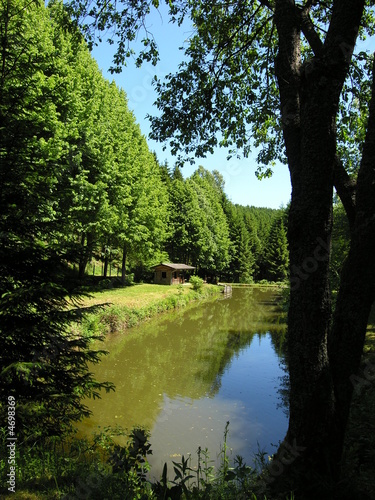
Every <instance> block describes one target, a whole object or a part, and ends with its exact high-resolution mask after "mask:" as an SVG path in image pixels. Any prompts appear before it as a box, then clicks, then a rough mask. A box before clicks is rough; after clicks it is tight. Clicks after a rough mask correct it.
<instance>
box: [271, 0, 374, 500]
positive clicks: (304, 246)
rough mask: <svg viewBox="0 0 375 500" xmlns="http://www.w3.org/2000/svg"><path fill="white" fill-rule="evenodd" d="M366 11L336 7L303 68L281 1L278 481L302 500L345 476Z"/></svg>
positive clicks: (294, 12) (355, 5) (287, 6)
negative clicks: (341, 266) (346, 234)
mask: <svg viewBox="0 0 375 500" xmlns="http://www.w3.org/2000/svg"><path fill="white" fill-rule="evenodd" d="M362 10H363V2H362V1H354V0H341V1H340V2H334V7H333V12H332V18H331V24H330V28H329V32H328V34H327V37H326V40H325V43H324V46H323V44H321V45H320V44H319V43H314V49H315V57H314V58H312V59H311V60H310V62H309V64H308V65H302V64H301V59H300V36H301V29H302V28H301V26H302V25H301V17H300V15H299V10H298V9H297V8H296V6H295V4H294V2H293V1H292V0H278V1H277V2H276V9H275V22H276V26H277V30H278V34H279V53H278V57H277V60H276V75H277V78H278V83H279V89H280V100H281V102H280V104H281V115H282V122H283V133H284V139H285V144H286V151H287V156H288V163H289V170H290V175H291V183H292V200H291V207H290V214H289V227H288V240H289V250H290V278H291V293H290V308H289V316H288V342H287V350H288V361H289V372H290V418H289V427H288V432H287V435H286V438H285V440H284V445H282V446H281V447H280V449H279V451H278V453H277V454H276V458H275V461H276V463H277V462H278V463H279V464H282V472H283V474H276V473H275V474H274V477H271V479H272V480H273V483H274V484H275V485H277V486H278V487H280V485H281V486H282V485H283V481H284V480H285V481H286V482H285V483H284V485H285V487H286V489H288V488H293V489H296V493H297V498H304V499H305V498H317V496H318V495H322V494H323V493H325V492H329V490H330V483H332V482H333V481H335V480H336V479H337V478H338V476H339V470H340V469H339V461H338V460H337V458H338V454H337V450H339V449H342V442H343V434H342V433H341V434H340V433H338V432H334V435H333V434H332V431H333V430H334V429H336V428H337V420H338V412H339V411H340V410H339V408H338V407H337V405H336V400H335V397H336V388H335V386H334V384H335V383H336V382H337V380H336V375H335V373H332V372H331V366H330V359H331V358H329V356H328V336H329V335H330V329H331V319H332V318H331V303H330V291H329V256H330V238H331V226H332V194H333V184H334V168H335V160H336V159H335V156H336V129H335V121H336V114H337V109H338V102H339V97H340V93H341V89H342V86H343V83H344V80H345V77H346V74H347V71H348V65H349V62H350V58H351V55H352V51H353V48H354V45H355V40H356V36H357V29H358V26H359V22H360V18H361V13H362ZM366 320H367V318H366ZM366 320H365V321H366ZM332 340H333V337H332ZM332 349H333V350H334V349H335V346H334V342H332ZM344 350H345V348H344ZM337 376H339V377H340V375H339V374H337ZM345 418H346V419H347V415H346V417H345ZM345 425H346V422H345ZM271 476H272V469H271ZM276 476H277V477H276ZM328 495H330V493H328Z"/></svg>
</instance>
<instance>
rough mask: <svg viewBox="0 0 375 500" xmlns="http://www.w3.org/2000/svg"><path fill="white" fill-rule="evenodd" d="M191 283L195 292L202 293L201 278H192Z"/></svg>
mask: <svg viewBox="0 0 375 500" xmlns="http://www.w3.org/2000/svg"><path fill="white" fill-rule="evenodd" d="M190 283H191V285H192V287H193V290H195V291H196V292H200V291H201V290H202V287H203V280H202V278H200V277H199V276H192V277H191V278H190Z"/></svg>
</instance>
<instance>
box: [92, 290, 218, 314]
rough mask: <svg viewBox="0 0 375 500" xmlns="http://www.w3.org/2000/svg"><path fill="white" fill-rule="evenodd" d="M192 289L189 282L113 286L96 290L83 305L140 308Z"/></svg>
mask: <svg viewBox="0 0 375 500" xmlns="http://www.w3.org/2000/svg"><path fill="white" fill-rule="evenodd" d="M207 286H209V285H207ZM191 290H192V288H191V285H189V284H186V285H182V286H176V285H173V286H172V285H171V286H167V285H151V284H140V285H131V286H127V287H124V288H112V289H110V290H103V291H100V292H94V293H93V294H92V297H91V298H86V299H85V300H84V303H83V305H84V306H94V305H99V304H108V303H109V304H111V305H113V306H125V307H128V308H130V309H140V308H143V307H147V306H149V305H150V304H152V303H154V302H159V301H160V300H163V299H166V298H167V297H171V296H174V295H181V294H187V293H188V292H189V291H191Z"/></svg>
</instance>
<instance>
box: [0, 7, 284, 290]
mask: <svg viewBox="0 0 375 500" xmlns="http://www.w3.org/2000/svg"><path fill="white" fill-rule="evenodd" d="M9 5H10V8H13V9H14V11H13V12H14V13H13V12H12V11H11V10H10V11H8V12H3V16H5V15H6V14H7V15H8V19H4V20H3V22H4V27H5V28H6V37H5V38H4V39H3V66H2V67H3V72H2V80H1V92H2V102H1V119H2V138H1V141H2V144H1V149H2V159H3V165H4V166H5V165H6V164H7V165H10V164H11V165H12V168H11V169H7V172H6V175H5V172H2V175H3V176H4V177H3V179H2V181H3V182H2V186H3V198H2V202H3V204H4V205H3V206H4V208H3V209H2V216H3V218H4V219H3V220H4V221H5V218H6V223H7V226H8V227H12V228H17V231H19V234H25V235H26V234H28V232H29V231H30V228H31V227H35V229H37V233H38V238H40V240H41V241H42V240H47V239H48V241H49V242H55V243H57V242H58V243H59V245H62V244H64V245H67V246H69V245H76V244H77V243H79V256H78V260H77V257H76V262H75V264H76V267H77V270H78V272H79V276H80V277H81V278H82V277H83V276H84V275H85V273H86V272H96V273H101V274H103V275H104V276H107V275H109V274H111V275H112V274H113V275H118V274H120V275H121V276H122V279H123V280H125V276H126V274H127V273H129V272H133V271H136V278H138V279H141V278H145V279H146V278H147V277H148V278H149V277H150V275H148V274H147V270H148V269H149V266H150V265H152V264H156V263H159V262H160V261H162V260H166V261H168V260H170V261H176V262H182V263H186V264H191V265H193V266H195V267H196V268H197V272H198V274H200V275H202V277H207V278H208V279H213V278H220V279H225V280H229V281H240V282H250V281H252V280H253V279H263V278H269V279H274V280H279V279H284V278H285V276H286V269H287V265H288V258H287V252H286V237H285V230H284V227H285V224H284V225H280V224H276V223H274V219H275V218H276V217H279V215H280V214H279V211H274V210H270V209H257V208H254V207H241V206H237V205H234V204H233V203H232V202H230V201H229V200H228V198H227V196H226V195H225V186H224V183H223V179H222V177H221V176H220V174H219V173H218V172H213V173H210V172H208V171H205V170H204V169H203V168H202V167H199V168H198V169H197V171H196V172H195V173H194V174H193V175H192V176H191V177H190V178H188V179H184V178H183V176H182V175H181V172H180V171H179V169H178V168H177V167H176V168H175V169H169V168H168V166H167V165H160V164H159V162H158V159H157V158H156V157H155V155H154V154H153V153H152V152H151V151H150V150H149V148H148V146H147V142H146V138H145V137H144V136H143V135H142V132H141V130H140V128H139V126H138V125H137V123H136V122H135V118H134V116H133V114H132V112H131V110H129V109H128V106H127V98H126V95H125V93H124V91H123V90H121V89H119V88H118V87H117V86H116V85H115V83H114V82H112V83H110V82H109V81H107V80H106V79H105V78H104V77H103V76H102V74H101V72H100V71H99V69H98V66H97V64H96V62H95V61H94V60H93V58H92V57H91V55H90V52H89V50H88V48H87V46H86V44H85V42H84V41H83V40H82V39H81V37H80V36H79V34H78V33H77V32H76V31H75V30H74V28H73V26H72V25H69V22H68V20H67V19H66V18H65V17H64V12H63V10H62V7H61V5H60V4H59V3H58V2H55V3H51V4H50V6H49V7H48V8H47V9H42V8H38V9H35V8H34V7H33V6H32V5H27V3H26V4H25V2H20V3H19V4H17V2H11V3H10V4H9ZM21 26H22V29H21ZM25 160H27V161H25ZM272 225H273V228H272V232H271V226H272ZM279 233H280V234H279ZM269 238H271V239H272V240H273V241H269ZM276 239H278V240H279V241H280V242H283V245H284V252H283V254H282V255H281V254H280V258H281V259H282V261H281V262H280V263H279V265H280V266H281V267H280V269H279V270H276V268H275V264H274V263H273V264H272V265H273V266H274V268H273V269H272V271H271V270H269V269H268V267H269V266H268V263H269V262H271V261H272V262H273V261H274V255H273V254H272V253H270V245H271V246H272V245H273V244H275V242H276ZM91 262H96V269H95V270H94V269H93V266H88V264H89V263H91ZM73 263H74V262H73Z"/></svg>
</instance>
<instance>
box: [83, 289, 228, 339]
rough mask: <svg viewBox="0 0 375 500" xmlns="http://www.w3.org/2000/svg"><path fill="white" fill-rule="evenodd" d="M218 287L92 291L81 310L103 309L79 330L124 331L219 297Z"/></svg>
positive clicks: (93, 314)
mask: <svg viewBox="0 0 375 500" xmlns="http://www.w3.org/2000/svg"><path fill="white" fill-rule="evenodd" d="M220 292H221V288H220V287H218V286H215V285H204V286H203V288H202V289H201V290H200V291H198V292H197V291H194V290H193V289H192V287H191V286H190V285H177V286H166V285H150V284H142V285H132V286H128V287H124V288H117V289H111V290H104V291H101V292H95V293H93V294H92V297H91V298H90V299H85V301H84V303H83V307H92V306H102V308H101V309H99V310H97V311H96V312H95V313H91V314H88V315H87V317H86V318H85V319H84V320H83V321H82V324H81V325H77V326H76V327H75V328H79V329H80V330H81V331H82V332H83V333H86V334H89V335H92V334H104V335H105V334H109V333H114V332H118V331H124V330H126V329H128V328H131V327H133V326H135V325H137V324H139V323H140V322H141V321H145V320H147V319H150V318H152V317H153V316H155V315H157V314H159V313H161V312H165V311H169V310H172V309H176V308H179V307H185V306H186V305H187V304H188V303H190V302H192V301H196V300H201V299H207V298H209V297H212V296H218V295H219V293H220Z"/></svg>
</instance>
